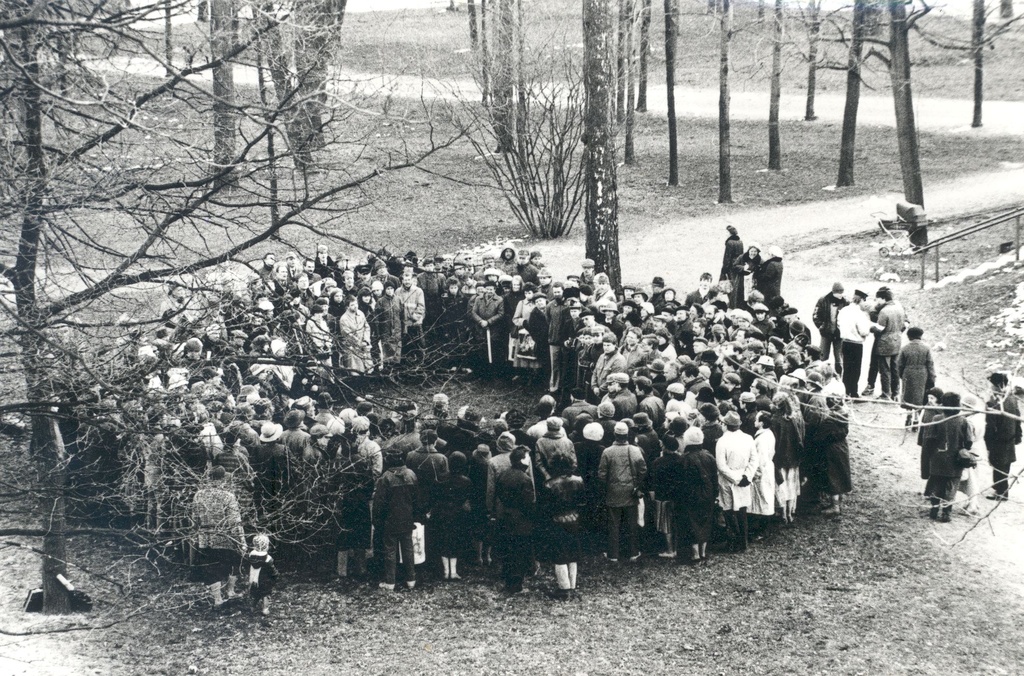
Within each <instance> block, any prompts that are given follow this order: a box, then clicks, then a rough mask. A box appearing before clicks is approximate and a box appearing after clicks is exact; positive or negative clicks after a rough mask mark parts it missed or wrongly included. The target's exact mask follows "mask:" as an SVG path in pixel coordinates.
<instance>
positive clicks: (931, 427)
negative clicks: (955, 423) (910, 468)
mask: <svg viewBox="0 0 1024 676" xmlns="http://www.w3.org/2000/svg"><path fill="white" fill-rule="evenodd" d="M943 394H944V393H943V391H942V390H941V389H940V388H938V387H933V388H931V389H930V390H928V392H927V393H926V394H925V407H924V409H922V410H921V421H920V423H919V424H918V428H917V445H918V446H920V447H921V478H922V479H924V481H925V482H926V483H927V481H928V477H929V476H931V466H932V456H933V455H935V451H936V450H938V449H939V448H940V447H941V446H942V443H943V438H942V426H941V424H940V423H941V421H942V408H940V405H939V402H941V401H942V395H943Z"/></svg>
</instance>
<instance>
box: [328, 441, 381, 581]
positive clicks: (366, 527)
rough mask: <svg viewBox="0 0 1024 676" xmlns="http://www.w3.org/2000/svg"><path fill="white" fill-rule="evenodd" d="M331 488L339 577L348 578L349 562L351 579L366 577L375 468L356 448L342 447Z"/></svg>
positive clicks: (340, 446) (338, 451)
mask: <svg viewBox="0 0 1024 676" xmlns="http://www.w3.org/2000/svg"><path fill="white" fill-rule="evenodd" d="M329 472H330V482H331V483H332V484H333V486H334V490H333V493H334V496H335V504H334V506H333V507H334V508H333V509H332V510H331V512H332V513H333V515H334V519H333V521H334V523H333V524H332V525H333V526H334V531H335V533H334V535H335V537H334V543H335V546H336V547H337V572H338V577H348V562H349V559H350V558H351V559H352V562H353V565H354V568H355V570H354V571H353V572H354V575H355V576H356V577H361V576H363V575H365V574H366V552H367V550H368V549H370V548H371V546H372V543H371V539H370V502H371V501H372V500H373V486H374V467H373V463H372V461H371V459H370V458H368V457H366V456H365V455H364V454H362V453H360V452H359V447H358V446H356V445H355V444H341V445H339V446H338V449H337V455H336V456H335V458H334V460H333V461H332V463H331V466H330V469H329Z"/></svg>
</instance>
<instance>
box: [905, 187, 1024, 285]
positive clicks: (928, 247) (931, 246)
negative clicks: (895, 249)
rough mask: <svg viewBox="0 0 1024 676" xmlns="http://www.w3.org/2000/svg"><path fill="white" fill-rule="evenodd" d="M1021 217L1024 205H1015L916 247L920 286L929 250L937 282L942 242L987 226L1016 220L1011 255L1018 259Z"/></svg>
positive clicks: (945, 242)
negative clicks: (918, 257) (919, 257)
mask: <svg viewBox="0 0 1024 676" xmlns="http://www.w3.org/2000/svg"><path fill="white" fill-rule="evenodd" d="M1021 218H1024V206H1017V207H1014V208H1013V209H1011V210H1009V211H1007V212H1005V213H1002V214H999V215H997V216H993V217H991V218H987V219H985V220H984V221H981V222H980V223H975V224H974V225H969V226H967V227H966V228H963V229H961V230H957V231H956V232H951V233H949V234H948V235H943V236H942V237H939V238H938V239H936V240H933V241H931V242H929V243H928V244H925V245H924V246H921V247H918V248H916V249H915V250H914V251H913V252H912V253H913V255H915V256H916V255H917V254H921V288H922V289H923V288H924V278H925V262H926V260H927V258H928V252H929V251H935V281H936V282H938V281H939V262H940V259H939V247H940V246H942V245H943V244H949V243H950V242H955V241H956V240H959V239H963V238H965V237H968V236H970V235H973V234H975V233H978V232H981V231H982V230H988V229H989V228H992V227H995V226H997V225H1002V224H1003V223H1009V222H1010V221H1016V224H1015V226H1014V230H1013V255H1014V258H1015V259H1016V260H1018V261H1019V260H1020V228H1021Z"/></svg>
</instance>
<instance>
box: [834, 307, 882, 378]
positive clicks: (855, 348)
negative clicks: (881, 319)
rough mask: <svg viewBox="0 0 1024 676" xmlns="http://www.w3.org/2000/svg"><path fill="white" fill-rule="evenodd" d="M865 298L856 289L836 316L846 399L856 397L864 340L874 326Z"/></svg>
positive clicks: (862, 359) (862, 360)
mask: <svg viewBox="0 0 1024 676" xmlns="http://www.w3.org/2000/svg"><path fill="white" fill-rule="evenodd" d="M867 298H868V295H867V294H866V293H864V292H863V291H861V290H860V289H857V290H856V291H854V292H853V302H852V303H850V304H849V305H846V306H845V307H843V308H842V309H841V310H840V311H839V313H838V314H837V315H836V323H837V325H838V327H839V338H840V339H841V340H842V341H843V342H842V354H841V358H842V371H843V385H844V386H845V387H846V395H847V396H848V397H856V396H857V383H858V382H859V381H860V369H861V364H863V363H864V339H865V338H867V337H868V336H870V335H871V328H872V327H873V326H874V323H872V321H871V318H870V317H868V313H867V312H866V311H865V307H864V301H865V300H867Z"/></svg>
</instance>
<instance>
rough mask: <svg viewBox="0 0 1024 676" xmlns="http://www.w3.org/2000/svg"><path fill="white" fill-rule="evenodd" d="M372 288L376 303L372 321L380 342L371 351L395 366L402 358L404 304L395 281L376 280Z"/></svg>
mask: <svg viewBox="0 0 1024 676" xmlns="http://www.w3.org/2000/svg"><path fill="white" fill-rule="evenodd" d="M371 288H372V289H373V296H374V303H373V314H372V316H371V317H370V323H371V325H372V328H373V330H372V335H373V336H375V337H376V338H377V343H378V344H377V345H373V346H372V350H371V352H372V354H373V356H374V357H375V358H377V359H379V360H380V362H381V363H382V364H383V365H385V366H394V365H395V364H398V362H400V361H401V360H402V306H401V305H400V304H399V302H398V299H396V298H395V285H394V283H391V282H389V283H388V284H387V286H385V285H384V284H383V283H382V282H381V281H380V280H374V281H373V284H372V287H371Z"/></svg>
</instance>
